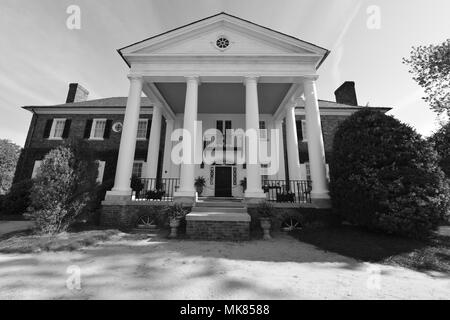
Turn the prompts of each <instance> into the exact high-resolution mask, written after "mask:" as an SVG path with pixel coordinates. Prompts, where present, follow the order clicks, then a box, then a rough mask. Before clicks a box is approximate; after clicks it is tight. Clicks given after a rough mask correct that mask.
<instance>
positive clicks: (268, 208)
mask: <svg viewBox="0 0 450 320" xmlns="http://www.w3.org/2000/svg"><path fill="white" fill-rule="evenodd" d="M256 212H257V214H258V216H259V223H260V225H261V229H262V230H263V239H264V240H270V239H272V237H271V236H270V228H271V226H272V218H273V217H274V215H275V209H274V207H273V205H272V204H271V203H269V202H267V201H261V202H260V203H259V204H258V206H257V207H256Z"/></svg>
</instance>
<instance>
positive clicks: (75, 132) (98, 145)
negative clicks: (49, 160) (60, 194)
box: [14, 114, 151, 181]
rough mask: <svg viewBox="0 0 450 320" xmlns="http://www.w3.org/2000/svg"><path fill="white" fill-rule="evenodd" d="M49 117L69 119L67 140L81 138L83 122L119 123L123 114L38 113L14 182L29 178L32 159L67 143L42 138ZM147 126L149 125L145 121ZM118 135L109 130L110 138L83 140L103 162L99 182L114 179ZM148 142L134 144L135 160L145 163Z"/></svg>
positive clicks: (32, 122) (32, 163) (84, 123)
mask: <svg viewBox="0 0 450 320" xmlns="http://www.w3.org/2000/svg"><path fill="white" fill-rule="evenodd" d="M53 118H65V119H71V126H70V132H69V137H68V139H70V138H81V139H83V137H84V131H85V127H86V122H87V120H90V119H95V118H98V119H108V120H112V123H115V122H117V121H120V122H123V115H121V114H95V115H92V114H58V115H46V114H39V115H36V114H35V115H33V118H32V120H31V124H30V128H29V132H28V136H27V140H26V143H25V147H24V149H23V151H22V154H21V157H20V159H19V162H18V165H17V169H16V174H15V178H14V180H15V181H20V180H23V179H28V178H31V174H32V171H33V166H34V162H35V161H36V160H42V159H43V157H44V156H45V155H46V154H47V153H48V152H49V151H50V150H51V149H54V148H56V147H57V146H59V145H61V144H62V143H64V141H67V139H63V140H51V139H48V138H44V129H45V125H46V123H47V120H49V119H53ZM140 118H142V119H147V118H148V119H151V115H141V116H140ZM149 125H150V122H149ZM120 137H121V133H120V132H119V133H117V132H114V131H113V130H111V131H110V136H109V138H107V139H104V140H89V139H84V140H85V141H86V142H87V143H88V145H89V147H90V148H91V150H92V152H93V155H94V157H95V158H96V159H98V160H102V161H106V166H105V172H104V175H103V181H107V180H112V179H114V175H115V169H116V164H117V156H118V153H119V145H120ZM147 148H148V140H142V141H139V140H138V141H137V142H136V155H135V159H136V160H145V159H146V158H147Z"/></svg>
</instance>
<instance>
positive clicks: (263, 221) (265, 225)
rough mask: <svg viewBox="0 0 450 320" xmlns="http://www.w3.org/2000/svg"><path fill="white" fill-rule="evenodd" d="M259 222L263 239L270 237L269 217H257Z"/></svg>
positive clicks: (270, 224)
mask: <svg viewBox="0 0 450 320" xmlns="http://www.w3.org/2000/svg"><path fill="white" fill-rule="evenodd" d="M259 222H260V224H261V228H262V229H263V232H264V235H263V239H264V240H270V239H272V237H271V236H270V228H271V226H272V223H271V221H270V218H259Z"/></svg>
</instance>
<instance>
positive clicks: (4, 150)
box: [0, 139, 20, 195]
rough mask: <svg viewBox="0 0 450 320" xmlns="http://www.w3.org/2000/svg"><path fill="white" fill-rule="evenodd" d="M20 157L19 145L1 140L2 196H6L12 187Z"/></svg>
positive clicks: (0, 188)
mask: <svg viewBox="0 0 450 320" xmlns="http://www.w3.org/2000/svg"><path fill="white" fill-rule="evenodd" d="M19 155H20V147H19V146H18V145H17V144H15V143H12V142H11V141H9V140H4V139H0V195H1V194H6V193H7V192H8V191H9V188H10V187H11V184H12V181H13V177H14V172H15V170H16V164H17V161H18V160H19Z"/></svg>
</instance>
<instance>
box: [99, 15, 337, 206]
mask: <svg viewBox="0 0 450 320" xmlns="http://www.w3.org/2000/svg"><path fill="white" fill-rule="evenodd" d="M119 53H120V54H121V55H122V57H123V58H124V60H125V61H126V63H127V64H128V65H129V66H130V73H129V75H128V78H129V81H130V88H129V94H128V101H127V105H126V112H125V118H124V121H123V129H122V136H121V142H120V149H119V156H118V161H117V170H116V176H115V183H114V187H113V188H112V190H111V191H108V192H107V195H106V200H108V201H116V200H117V201H124V200H125V201H127V200H130V199H131V195H132V190H131V187H130V180H131V176H132V170H133V160H134V150H135V146H136V136H137V131H138V123H139V115H140V101H141V96H142V94H143V93H144V94H145V95H146V96H147V97H148V98H149V99H150V100H151V101H152V104H153V112H152V124H151V130H150V138H149V143H148V153H147V165H146V168H145V170H144V176H143V177H144V178H147V179H155V181H156V179H157V178H161V177H158V157H159V154H158V150H159V147H160V142H161V141H162V139H161V127H162V124H163V121H165V128H166V130H165V134H166V135H165V137H163V141H165V145H164V155H163V159H164V160H163V163H162V166H163V169H162V177H164V178H167V179H179V183H178V185H177V188H176V190H175V191H174V193H173V200H174V201H179V202H183V203H193V202H195V201H196V189H195V187H194V180H195V178H196V176H197V175H199V172H200V174H202V173H209V176H207V177H206V179H207V180H208V183H207V185H208V187H209V186H212V185H213V178H214V177H213V176H214V174H215V173H214V170H213V169H211V168H213V167H214V165H216V164H212V165H207V166H206V165H205V164H204V163H203V157H202V152H203V150H204V141H205V140H204V133H205V131H206V130H207V129H210V128H214V129H221V130H222V132H223V133H224V135H225V134H226V132H225V129H242V130H244V131H246V132H247V133H248V132H253V133H254V134H255V137H253V139H250V138H249V136H246V138H245V140H244V146H243V147H244V148H243V150H244V151H245V163H244V164H243V165H241V164H237V163H233V162H231V164H230V165H231V166H232V171H230V172H232V175H233V177H232V179H233V182H232V183H231V185H233V186H236V188H237V186H238V185H239V184H238V183H237V181H238V180H240V178H242V179H244V178H246V189H245V192H244V193H243V194H242V196H243V198H244V199H245V201H246V202H249V203H251V202H259V201H261V200H262V199H266V197H267V195H266V193H265V192H264V188H263V183H262V181H263V179H262V177H263V176H269V177H271V178H273V179H277V180H285V179H286V178H287V177H286V174H285V173H286V172H287V173H288V176H289V180H292V181H300V180H303V179H305V177H302V176H301V173H300V172H301V170H300V159H299V151H298V150H299V146H298V143H299V142H298V138H297V127H296V121H295V109H296V107H299V106H300V105H302V106H303V105H304V110H305V120H306V127H307V140H308V153H309V159H310V161H309V166H310V176H311V187H312V189H311V190H310V197H311V200H312V202H313V204H316V205H317V206H321V207H326V206H329V195H328V185H327V178H326V166H325V151H324V142H323V135H322V128H321V119H320V112H319V105H318V100H317V90H316V80H317V78H318V75H317V68H318V67H319V66H320V64H321V63H322V61H323V60H324V59H325V57H326V56H327V54H328V51H327V50H326V49H323V48H321V47H318V46H315V45H312V44H310V43H307V42H304V41H302V40H299V39H296V38H293V37H290V36H287V35H284V34H281V33H279V32H276V31H273V30H270V29H267V28H264V27H261V26H259V25H256V24H253V23H251V22H248V21H245V20H242V19H239V18H236V17H233V16H230V15H228V14H225V13H221V14H218V15H215V16H212V17H209V18H206V19H203V20H200V21H198V22H196V23H193V24H190V25H187V26H184V27H181V28H178V29H175V30H172V31H169V32H167V33H164V34H162V35H159V36H156V37H153V38H150V39H147V40H144V41H142V42H139V43H136V44H133V45H131V46H128V47H125V48H122V49H120V50H119ZM198 121H201V122H202V126H201V127H199V126H198ZM219 123H220V125H219ZM261 123H263V124H264V128H262V127H261V126H262V125H261ZM227 126H228V127H227ZM283 126H284V127H285V138H286V141H284V135H283V134H282V133H283ZM175 129H183V130H184V131H183V134H182V143H183V146H185V148H183V157H184V159H189V160H190V161H184V162H182V163H180V164H177V163H174V161H173V159H172V157H171V154H172V150H173V147H174V146H175V145H176V143H179V141H174V140H173V139H172V132H173V131H174V130H175ZM264 129H269V131H270V129H272V130H273V129H276V130H278V132H279V135H278V136H276V139H272V137H271V135H270V134H266V136H265V137H262V135H261V130H264ZM262 141H267V143H262ZM188 142H189V143H188ZM265 145H268V146H272V147H273V146H276V150H277V153H278V155H279V157H278V158H277V160H276V161H277V167H278V170H277V171H276V172H271V173H270V174H266V173H265V172H264V170H263V169H262V167H263V166H265V165H267V164H266V163H264V161H265V160H264V159H262V158H261V156H260V153H259V150H260V149H261V148H268V147H267V146H266V147H264V146H265ZM186 146H187V147H186ZM285 148H286V152H287V161H285V159H284V156H280V155H284V153H285V150H284V149H285ZM235 152H236V150H234V149H233V150H232V151H231V153H235ZM285 162H287V163H285ZM285 166H287V167H288V170H285ZM202 170H203V171H202ZM206 170H208V171H206ZM205 175H206V174H205ZM305 180H306V179H305ZM153 187H154V186H151V188H153Z"/></svg>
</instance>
